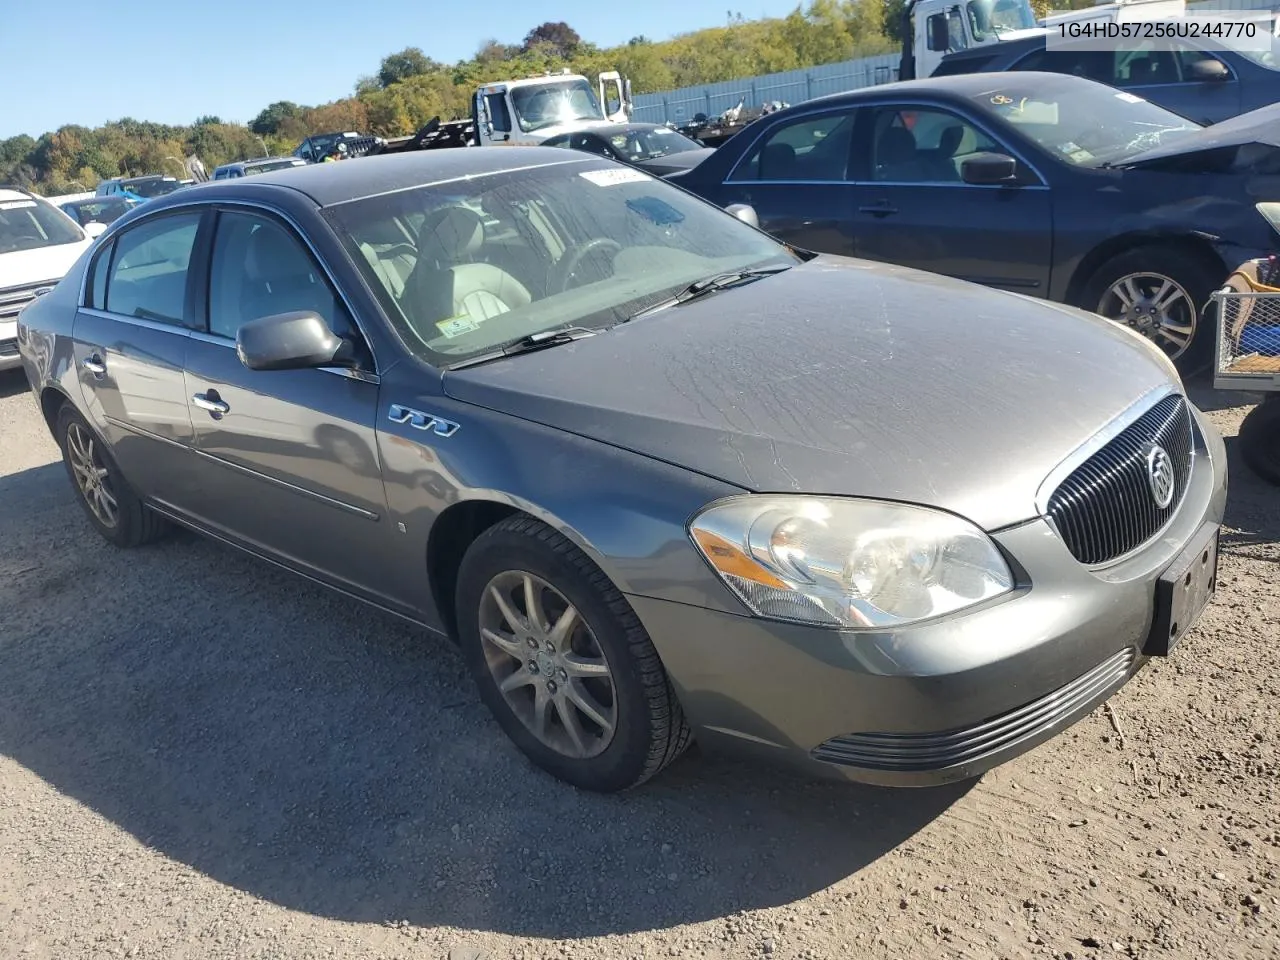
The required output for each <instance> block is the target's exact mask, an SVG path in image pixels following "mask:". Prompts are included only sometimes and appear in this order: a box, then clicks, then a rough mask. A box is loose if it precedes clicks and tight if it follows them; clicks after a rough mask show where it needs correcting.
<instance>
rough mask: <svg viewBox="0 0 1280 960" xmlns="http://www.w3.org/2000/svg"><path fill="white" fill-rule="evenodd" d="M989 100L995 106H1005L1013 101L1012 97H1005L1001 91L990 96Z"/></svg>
mask: <svg viewBox="0 0 1280 960" xmlns="http://www.w3.org/2000/svg"><path fill="white" fill-rule="evenodd" d="M991 102H992V103H994V104H995V105H996V106H997V107H1007V106H1008V105H1009V104H1011V103H1013V97H1006V96H1005V95H1004V94H1003V93H997V94H996V95H995V96H994V97H992V98H991Z"/></svg>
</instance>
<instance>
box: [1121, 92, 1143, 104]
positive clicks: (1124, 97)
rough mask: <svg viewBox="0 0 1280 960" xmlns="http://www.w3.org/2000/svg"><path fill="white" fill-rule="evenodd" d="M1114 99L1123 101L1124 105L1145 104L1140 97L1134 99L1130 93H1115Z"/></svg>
mask: <svg viewBox="0 0 1280 960" xmlns="http://www.w3.org/2000/svg"><path fill="white" fill-rule="evenodd" d="M1116 99H1117V100H1123V101H1124V102H1125V103H1145V102H1146V101H1145V100H1143V99H1142V98H1141V97H1135V96H1134V95H1133V94H1132V93H1124V92H1121V93H1117V94H1116Z"/></svg>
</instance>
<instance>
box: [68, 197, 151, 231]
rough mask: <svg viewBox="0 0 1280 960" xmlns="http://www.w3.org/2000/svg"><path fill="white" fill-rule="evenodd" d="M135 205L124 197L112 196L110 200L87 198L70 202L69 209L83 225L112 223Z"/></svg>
mask: <svg viewBox="0 0 1280 960" xmlns="http://www.w3.org/2000/svg"><path fill="white" fill-rule="evenodd" d="M133 206H134V204H133V203H130V202H129V201H128V200H126V199H125V198H124V197H112V198H110V199H109V200H85V201H83V202H81V203H69V204H67V206H66V207H64V208H63V209H64V210H67V212H68V213H70V214H71V215H72V216H73V217H75V218H76V219H77V220H79V221H80V224H81V225H82V226H83V225H84V224H86V223H111V222H112V221H113V220H118V219H119V218H120V217H123V216H124V215H125V214H126V213H128V212H129V210H130V209H131V208H132V207H133Z"/></svg>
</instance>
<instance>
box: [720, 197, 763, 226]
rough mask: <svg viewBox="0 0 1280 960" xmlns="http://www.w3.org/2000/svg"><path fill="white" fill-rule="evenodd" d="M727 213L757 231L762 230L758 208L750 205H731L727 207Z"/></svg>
mask: <svg viewBox="0 0 1280 960" xmlns="http://www.w3.org/2000/svg"><path fill="white" fill-rule="evenodd" d="M724 209H725V212H726V213H729V214H732V215H733V216H735V217H737V218H738V219H739V220H741V221H742V222H743V223H747V224H750V225H751V226H753V227H755V228H756V229H757V230H758V229H760V217H759V216H758V215H757V214H756V208H755V207H753V206H751V204H749V203H731V204H729V206H727V207H725V208H724Z"/></svg>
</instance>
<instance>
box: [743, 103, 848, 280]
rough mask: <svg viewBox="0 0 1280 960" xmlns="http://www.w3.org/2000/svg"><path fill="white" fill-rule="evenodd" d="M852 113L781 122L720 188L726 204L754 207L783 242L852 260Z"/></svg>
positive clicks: (834, 112)
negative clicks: (850, 158)
mask: <svg viewBox="0 0 1280 960" xmlns="http://www.w3.org/2000/svg"><path fill="white" fill-rule="evenodd" d="M856 115H857V111H856V109H855V108H852V107H845V108H841V109H839V110H828V111H825V112H819V113H810V114H803V115H801V116H799V117H793V118H791V119H788V120H784V121H781V122H778V123H776V124H774V125H773V127H772V128H771V129H769V130H767V131H765V133H764V134H763V135H762V136H761V137H760V138H759V140H758V141H757V142H756V143H755V144H754V145H753V146H752V147H751V149H750V150H748V152H747V153H746V154H744V155H743V157H742V160H741V161H740V162H739V163H738V165H737V166H736V167H734V169H733V171H732V172H731V173H730V174H729V179H728V180H726V181H725V182H724V183H723V184H722V185H721V187H720V191H719V193H720V196H719V200H720V204H721V205H722V206H725V207H728V206H730V205H732V204H735V203H746V204H750V205H751V206H752V207H753V208H754V209H755V211H756V215H757V216H758V217H759V219H760V227H761V229H763V230H764V231H765V232H767V233H771V234H773V235H774V236H775V237H777V238H778V239H779V240H781V241H783V242H784V243H789V244H792V245H794V246H797V247H802V248H804V249H807V250H814V251H817V252H818V253H832V254H838V255H840V256H846V257H847V256H853V254H854V240H853V233H852V230H853V223H852V217H853V213H852V206H851V203H852V199H853V198H852V186H853V185H852V184H851V183H850V182H849V178H848V167H849V152H850V142H851V139H852V136H853V128H854V120H855V117H856Z"/></svg>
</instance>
